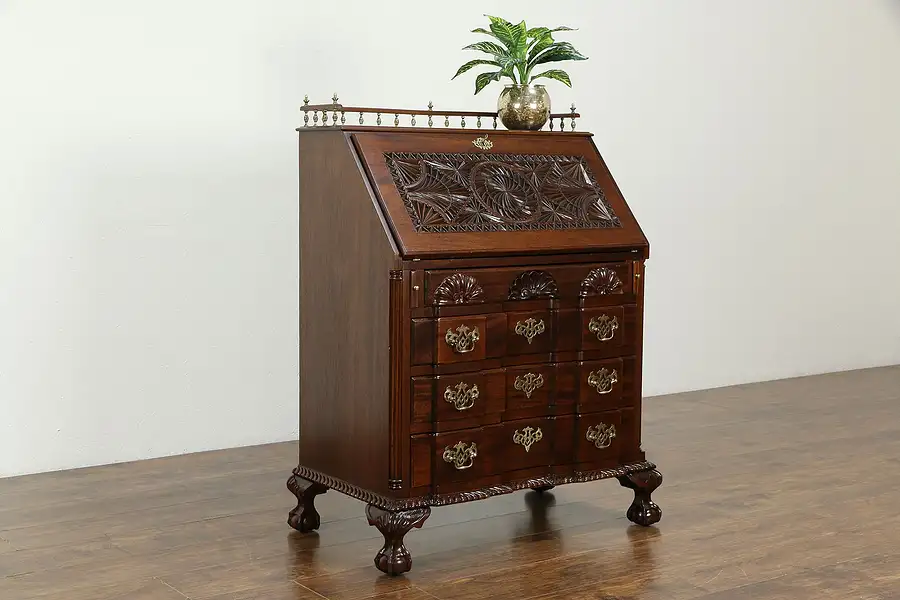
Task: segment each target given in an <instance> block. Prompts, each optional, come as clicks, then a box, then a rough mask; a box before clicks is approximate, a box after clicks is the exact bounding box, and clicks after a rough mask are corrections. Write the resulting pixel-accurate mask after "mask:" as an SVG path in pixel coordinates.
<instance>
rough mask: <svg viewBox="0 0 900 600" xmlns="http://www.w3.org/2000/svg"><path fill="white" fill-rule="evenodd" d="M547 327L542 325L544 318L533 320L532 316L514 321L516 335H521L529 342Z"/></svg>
mask: <svg viewBox="0 0 900 600" xmlns="http://www.w3.org/2000/svg"><path fill="white" fill-rule="evenodd" d="M546 330H547V328H546V327H545V326H544V320H543V319H541V320H540V321H535V320H534V319H532V318H528V319H525V321H516V333H517V334H518V335H521V336H523V337H524V338H525V339H526V340H528V343H529V344H530V343H531V340H533V339H534V338H535V337H537V336H539V335H540V334H542V333H544V331H546Z"/></svg>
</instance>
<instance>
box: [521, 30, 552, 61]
mask: <svg viewBox="0 0 900 600" xmlns="http://www.w3.org/2000/svg"><path fill="white" fill-rule="evenodd" d="M552 44H553V34H552V33H550V31H549V30H548V31H547V33H545V34H544V35H543V36H542V37H539V38H537V40H536V42H535V43H534V45H533V46H532V47H531V50H529V51H528V58H527V60H528V62H529V63H531V61H533V60H534V59H535V57H536V56H537V55H538V54H540V53H541V52H543V51H544V50H546V49H547V48H549V47H550V46H551V45H552Z"/></svg>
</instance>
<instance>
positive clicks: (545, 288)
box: [509, 271, 559, 300]
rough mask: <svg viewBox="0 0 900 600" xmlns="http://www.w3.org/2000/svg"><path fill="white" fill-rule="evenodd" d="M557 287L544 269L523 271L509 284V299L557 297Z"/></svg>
mask: <svg viewBox="0 0 900 600" xmlns="http://www.w3.org/2000/svg"><path fill="white" fill-rule="evenodd" d="M558 297H559V287H558V286H557V285H556V281H555V280H554V279H553V277H552V276H551V275H550V273H547V272H546V271H525V272H524V273H522V274H521V275H519V276H518V277H516V279H515V281H513V282H512V285H511V286H509V299H510V300H531V299H533V298H558Z"/></svg>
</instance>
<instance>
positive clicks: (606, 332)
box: [588, 314, 619, 342]
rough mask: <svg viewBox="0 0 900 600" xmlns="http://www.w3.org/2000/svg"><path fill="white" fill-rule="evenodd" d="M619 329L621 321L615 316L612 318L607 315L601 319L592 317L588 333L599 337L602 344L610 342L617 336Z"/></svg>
mask: <svg viewBox="0 0 900 600" xmlns="http://www.w3.org/2000/svg"><path fill="white" fill-rule="evenodd" d="M618 328H619V319H618V318H617V317H615V316H613V317H612V318H610V316H609V315H607V314H602V315H600V316H599V317H591V321H590V323H588V331H590V332H591V333H593V334H594V335H596V336H597V339H598V340H600V341H601V342H608V341H609V340H611V339H613V336H615V335H616V329H618Z"/></svg>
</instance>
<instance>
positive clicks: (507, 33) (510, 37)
mask: <svg viewBox="0 0 900 600" xmlns="http://www.w3.org/2000/svg"><path fill="white" fill-rule="evenodd" d="M491 31H492V32H493V34H494V37H495V38H497V39H498V40H500V41H501V42H502V43H503V45H504V46H506V47H507V48H508V49H509V51H510V52H515V50H516V44H517V43H518V41H517V40H518V36H517V35H516V32H515V31H514V30H513V27H512V26H511V25H510V24H509V23H491Z"/></svg>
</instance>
